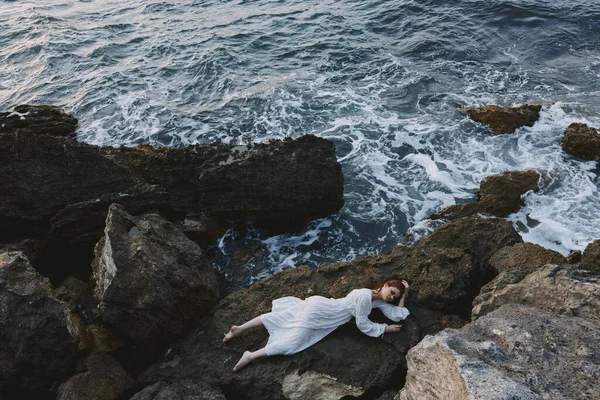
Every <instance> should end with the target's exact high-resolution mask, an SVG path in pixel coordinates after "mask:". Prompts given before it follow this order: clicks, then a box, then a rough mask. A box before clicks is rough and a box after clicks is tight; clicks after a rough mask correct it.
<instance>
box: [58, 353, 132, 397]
mask: <svg viewBox="0 0 600 400" xmlns="http://www.w3.org/2000/svg"><path fill="white" fill-rule="evenodd" d="M134 385H135V381H134V380H133V378H132V377H131V376H130V375H129V374H128V373H127V371H125V370H124V369H123V367H122V366H121V365H120V364H119V363H118V362H117V361H116V360H115V359H114V358H113V357H111V356H110V355H108V354H106V353H96V354H92V355H90V356H89V357H88V358H87V359H85V360H82V361H81V362H80V363H79V365H78V367H77V374H76V375H74V376H72V377H71V378H69V379H68V380H67V381H66V382H65V383H63V384H62V385H60V387H59V388H58V391H57V394H56V399H57V400H80V399H90V400H118V399H125V398H129V397H130V396H126V394H128V393H127V392H128V390H130V389H132V388H133V387H134ZM129 395H131V394H130V393H129Z"/></svg>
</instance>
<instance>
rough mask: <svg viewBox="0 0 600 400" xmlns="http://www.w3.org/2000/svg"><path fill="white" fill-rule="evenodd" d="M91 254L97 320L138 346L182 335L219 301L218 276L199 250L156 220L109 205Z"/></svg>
mask: <svg viewBox="0 0 600 400" xmlns="http://www.w3.org/2000/svg"><path fill="white" fill-rule="evenodd" d="M94 253H95V257H96V258H95V260H94V262H93V264H92V269H93V276H94V281H95V285H96V286H95V297H96V298H97V299H98V301H99V305H98V311H99V316H100V318H101V319H102V320H103V321H104V322H105V323H106V324H107V325H108V326H109V327H111V328H113V329H115V330H116V331H117V332H119V333H121V334H123V335H124V336H126V337H129V338H131V339H132V340H133V341H134V342H135V343H136V344H138V345H139V346H141V347H154V346H157V345H158V346H160V345H163V344H165V343H166V342H168V341H171V340H173V339H175V338H177V337H179V336H181V335H183V334H184V333H185V332H186V330H187V329H189V328H190V327H191V326H193V325H195V324H197V323H198V321H199V320H200V318H201V317H202V316H204V315H206V314H207V313H208V312H209V311H210V309H211V308H212V306H213V305H215V304H216V303H217V302H218V300H219V297H220V296H219V293H220V292H219V287H220V283H221V280H220V276H219V274H218V273H217V272H216V271H214V270H212V269H211V268H210V267H209V266H208V262H207V261H206V259H205V257H204V255H203V253H202V250H201V249H200V247H199V246H198V245H197V244H196V243H194V242H192V241H191V240H190V239H188V238H187V237H186V236H185V235H184V234H183V233H182V232H181V231H180V230H179V229H178V228H177V227H176V226H175V225H174V224H173V223H171V222H168V221H166V220H165V219H163V218H162V217H160V216H159V215H156V214H148V215H144V216H140V217H134V216H132V215H130V214H129V213H127V212H126V211H125V209H124V208H123V207H122V206H120V205H117V204H112V205H111V206H110V208H109V211H108V216H107V217H106V229H105V234H104V237H103V238H102V239H101V240H100V242H98V244H97V245H96V248H95V250H94Z"/></svg>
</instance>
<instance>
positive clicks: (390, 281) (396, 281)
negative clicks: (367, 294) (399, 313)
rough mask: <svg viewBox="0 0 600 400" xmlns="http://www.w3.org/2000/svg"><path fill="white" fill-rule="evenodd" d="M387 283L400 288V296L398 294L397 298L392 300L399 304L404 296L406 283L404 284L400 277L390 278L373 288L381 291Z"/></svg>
mask: <svg viewBox="0 0 600 400" xmlns="http://www.w3.org/2000/svg"><path fill="white" fill-rule="evenodd" d="M385 285H388V286H391V287H395V288H396V289H398V290H399V291H400V296H398V298H397V299H394V300H393V301H392V303H393V304H396V305H398V302H399V301H400V299H401V298H402V296H404V292H405V291H406V287H404V285H403V284H402V281H401V280H400V279H388V280H387V281H385V282H383V283H382V284H380V285H377V287H375V288H374V289H373V290H375V291H377V292H379V291H380V290H381V288H382V287H384V286H385Z"/></svg>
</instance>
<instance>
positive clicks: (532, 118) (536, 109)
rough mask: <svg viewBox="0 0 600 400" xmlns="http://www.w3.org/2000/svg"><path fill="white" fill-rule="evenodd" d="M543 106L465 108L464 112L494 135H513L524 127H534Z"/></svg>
mask: <svg viewBox="0 0 600 400" xmlns="http://www.w3.org/2000/svg"><path fill="white" fill-rule="evenodd" d="M541 109H542V106H541V105H539V104H523V105H521V106H516V107H510V106H496V105H491V106H484V107H465V108H464V111H465V112H466V113H467V114H468V115H469V117H471V119H472V120H474V121H477V122H480V123H482V124H485V125H488V126H489V127H490V128H492V130H493V131H494V133H496V134H502V133H513V132H514V131H516V130H517V129H518V128H520V127H523V126H533V124H535V123H536V121H537V120H538V119H539V117H540V110H541Z"/></svg>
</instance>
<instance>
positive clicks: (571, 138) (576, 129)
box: [560, 123, 600, 161]
mask: <svg viewBox="0 0 600 400" xmlns="http://www.w3.org/2000/svg"><path fill="white" fill-rule="evenodd" d="M560 144H561V146H562V148H563V150H564V151H566V152H567V153H569V154H571V155H573V156H575V157H579V158H583V159H584V160H590V161H600V131H599V130H598V129H595V128H592V127H589V126H587V125H586V124H581V123H572V124H571V125H569V126H568V127H567V129H566V130H565V136H564V137H563V139H562V141H561V143H560Z"/></svg>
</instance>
